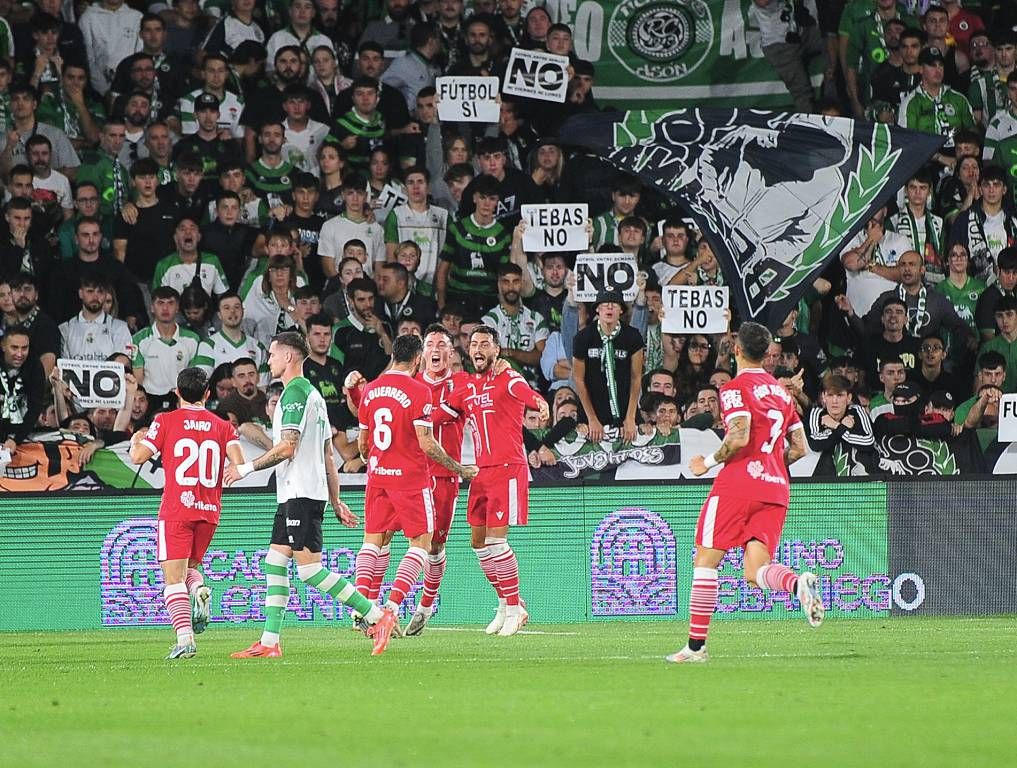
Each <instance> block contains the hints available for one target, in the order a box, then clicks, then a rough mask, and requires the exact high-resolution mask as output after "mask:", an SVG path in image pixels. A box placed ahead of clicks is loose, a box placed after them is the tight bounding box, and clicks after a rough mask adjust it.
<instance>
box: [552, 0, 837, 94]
mask: <svg viewBox="0 0 1017 768" xmlns="http://www.w3.org/2000/svg"><path fill="white" fill-rule="evenodd" d="M752 4H753V0H654V1H652V2H651V1H649V0H579V2H576V0H546V2H545V3H544V7H545V8H547V10H548V12H549V13H550V14H551V18H552V19H553V20H554V21H560V22H564V23H566V24H568V25H570V26H571V27H572V30H573V36H572V40H573V48H574V50H575V53H576V55H577V56H578V57H579V58H581V59H586V60H588V61H590V62H592V63H593V64H594V66H595V67H596V70H597V81H596V85H595V86H594V90H593V92H594V96H595V97H596V98H597V101H598V102H600V103H602V104H603V103H610V104H615V105H617V106H621V107H626V106H637V105H641V106H645V105H646V103H647V102H653V101H660V102H663V101H666V102H667V103H668V105H669V106H693V105H695V106H707V105H709V106H725V107H738V106H744V107H759V108H766V109H772V108H776V107H783V106H789V105H790V104H791V103H792V101H791V97H790V94H789V93H788V90H787V87H786V86H785V85H784V83H783V82H782V81H781V79H780V77H778V76H777V73H776V71H775V70H774V69H773V67H772V66H771V65H770V63H769V62H768V61H767V60H766V59H765V58H764V56H763V49H762V46H761V43H760V37H759V29H758V28H757V27H756V24H755V22H754V20H752V19H751V17H750V14H749V9H750V8H751V7H752ZM818 67H819V60H818V59H817V60H815V66H814V68H813V74H812V82H813V84H815V85H819V84H820V83H821V82H822V72H821V70H820V69H819V68H818Z"/></svg>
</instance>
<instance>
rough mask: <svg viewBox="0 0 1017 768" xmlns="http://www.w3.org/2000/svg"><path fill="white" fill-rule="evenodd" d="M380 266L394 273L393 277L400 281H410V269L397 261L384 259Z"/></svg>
mask: <svg viewBox="0 0 1017 768" xmlns="http://www.w3.org/2000/svg"><path fill="white" fill-rule="evenodd" d="M381 268H382V269H387V270H388V271H389V272H392V273H393V274H394V275H395V279H396V280H398V281H399V282H401V283H408V282H409V281H410V271H409V270H408V269H406V267H404V266H403V265H402V264H400V263H399V262H398V261H386V262H385V263H384V264H382V265H381Z"/></svg>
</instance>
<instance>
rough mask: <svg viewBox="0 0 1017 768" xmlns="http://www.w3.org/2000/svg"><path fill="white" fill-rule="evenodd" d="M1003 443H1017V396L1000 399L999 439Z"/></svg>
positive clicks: (1004, 396) (1012, 395) (1005, 396)
mask: <svg viewBox="0 0 1017 768" xmlns="http://www.w3.org/2000/svg"><path fill="white" fill-rule="evenodd" d="M997 439H998V440H999V442H1001V443H1014V442H1017V394H1011V395H1003V396H1002V397H1001V398H999V437H998V438H997Z"/></svg>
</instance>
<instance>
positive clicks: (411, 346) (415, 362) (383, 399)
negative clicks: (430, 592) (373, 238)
mask: <svg viewBox="0 0 1017 768" xmlns="http://www.w3.org/2000/svg"><path fill="white" fill-rule="evenodd" d="M422 349H423V345H422V342H421V340H420V337H418V336H412V335H406V336H399V337H397V338H396V339H395V341H394V342H393V343H392V366H391V367H390V368H389V369H388V370H387V371H386V372H385V373H383V374H381V376H379V377H378V378H377V379H375V380H374V381H372V382H371V383H370V384H368V385H367V387H366V388H365V389H364V392H363V395H362V398H361V400H360V407H359V409H358V412H357V415H358V418H359V421H360V437H359V440H358V447H359V448H360V455H361V456H363V457H364V458H365V461H366V462H367V494H366V496H365V499H364V518H365V523H364V546H365V547H367V546H373V547H374V548H376V549H378V548H380V547H381V546H382V545H383V544H384V543H385V537H386V534H387V533H388V532H389V531H402V532H403V534H404V535H405V536H406V538H407V539H409V540H410V546H409V549H407V551H406V554H405V555H404V556H403V559H402V561H401V562H400V563H399V568H398V570H397V571H396V577H395V582H394V583H393V584H392V589H391V591H390V592H389V596H388V600H387V601H386V604H385V610H386V611H388V612H390V613H392V614H393V615H394V614H395V612H397V611H398V610H399V606H400V605H401V604H402V602H403V600H404V599H405V598H406V593H407V592H408V591H409V589H410V587H411V586H412V585H413V583H414V582H415V581H416V580H417V577H418V576H419V575H420V572H421V570H423V568H424V564H425V562H426V560H427V556H428V552H429V550H430V548H431V536H432V533H433V532H434V523H435V509H434V497H433V495H432V484H431V481H432V478H431V474H430V472H429V471H428V468H429V464H431V465H432V466H434V465H436V466H439V467H443V468H444V469H446V470H448V471H449V472H454V473H455V474H456V475H458V476H459V477H462V478H465V479H470V478H472V477H475V476H476V474H477V468H476V467H475V466H463V465H462V464H460V463H459V462H458V461H456V460H455V459H453V458H452V457H450V456H449V455H448V453H446V452H445V450H443V449H442V446H441V445H440V444H439V443H438V441H437V440H435V437H434V434H433V433H432V430H431V410H432V406H431V389H430V388H429V387H428V386H427V384H425V383H423V382H422V381H419V380H417V379H414V378H413V376H414V375H415V374H416V372H417V369H418V368H419V367H420V359H421V354H422ZM357 559H358V565H359V564H360V558H359V557H358V558H357ZM358 576H359V574H358ZM358 581H360V579H359V578H358Z"/></svg>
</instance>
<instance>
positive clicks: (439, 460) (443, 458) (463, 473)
mask: <svg viewBox="0 0 1017 768" xmlns="http://www.w3.org/2000/svg"><path fill="white" fill-rule="evenodd" d="M416 431H417V442H418V443H420V450H422V451H423V452H424V453H425V454H426V455H427V458H429V459H430V460H431V461H433V462H434V463H435V464H440V465H441V466H443V467H445V469H447V470H449V471H450V472H455V473H456V474H457V475H459V477H461V478H462V479H463V480H472V479H473V478H474V477H476V476H477V472H478V471H479V470H478V469H477V467H475V466H474V465H472V464H460V463H459V462H458V461H456V460H455V459H453V458H452V457H451V456H449V455H448V454H447V453H445V449H444V448H442V447H441V444H440V443H438V441H437V440H435V439H434V432H433V431H432V430H431V427H430V426H424V425H422V424H417V425H416ZM361 434H363V430H362V431H361Z"/></svg>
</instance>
